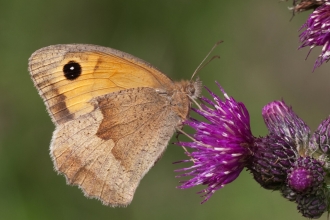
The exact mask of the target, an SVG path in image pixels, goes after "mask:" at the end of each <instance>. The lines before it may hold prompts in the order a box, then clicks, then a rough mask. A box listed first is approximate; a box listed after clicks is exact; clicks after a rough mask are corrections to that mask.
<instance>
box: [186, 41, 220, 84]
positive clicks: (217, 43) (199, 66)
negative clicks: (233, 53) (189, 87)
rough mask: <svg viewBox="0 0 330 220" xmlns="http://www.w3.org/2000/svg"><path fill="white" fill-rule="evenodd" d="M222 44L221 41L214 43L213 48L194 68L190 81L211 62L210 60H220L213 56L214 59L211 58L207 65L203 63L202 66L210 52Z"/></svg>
mask: <svg viewBox="0 0 330 220" xmlns="http://www.w3.org/2000/svg"><path fill="white" fill-rule="evenodd" d="M222 42H223V40H220V41H218V42H216V43H215V44H214V46H213V47H212V49H211V50H210V52H208V54H207V55H206V57H205V58H204V59H203V60H202V62H201V63H200V64H199V65H198V67H197V68H196V70H195V71H194V73H193V74H192V76H191V79H190V80H192V79H193V78H194V76H195V75H196V73H197V72H198V71H199V70H200V69H202V68H203V67H204V66H206V65H207V64H208V63H209V62H211V61H212V60H214V59H215V58H220V56H214V57H212V58H211V60H209V61H208V62H207V63H205V64H204V65H203V63H204V62H205V60H206V59H207V58H208V57H209V56H210V54H211V53H212V51H213V50H214V49H215V48H216V47H217V46H218V45H219V44H221V43H222Z"/></svg>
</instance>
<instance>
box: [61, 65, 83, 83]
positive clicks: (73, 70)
mask: <svg viewBox="0 0 330 220" xmlns="http://www.w3.org/2000/svg"><path fill="white" fill-rule="evenodd" d="M63 73H64V76H65V78H67V79H68V80H74V79H77V78H78V77H79V76H80V75H81V66H80V65H79V63H77V62H75V61H69V62H68V63H67V64H65V65H64V67H63Z"/></svg>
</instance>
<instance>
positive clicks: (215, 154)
mask: <svg viewBox="0 0 330 220" xmlns="http://www.w3.org/2000/svg"><path fill="white" fill-rule="evenodd" d="M218 86H219V88H220V90H221V91H222V93H223V94H224V97H225V99H224V100H221V99H220V98H219V97H218V96H217V95H215V94H214V93H213V92H211V91H210V90H208V91H209V93H210V94H211V96H212V98H213V101H212V100H209V99H207V98H205V97H203V98H202V100H203V101H204V102H206V103H207V104H208V105H209V106H207V105H204V104H203V105H202V106H201V109H193V110H194V111H195V112H197V113H198V114H199V115H201V116H203V117H204V118H205V119H206V120H207V122H202V121H197V120H195V119H190V120H188V121H186V122H185V124H186V125H189V126H190V127H192V128H193V129H195V130H196V133H195V134H194V136H193V139H194V141H193V142H179V143H178V145H180V146H184V147H188V148H191V149H192V150H193V152H191V153H187V155H188V156H189V157H190V159H189V160H184V161H180V162H193V165H192V166H191V167H188V168H182V169H179V170H176V171H184V172H185V173H183V174H181V175H179V176H177V177H185V176H191V179H189V180H187V181H182V182H181V183H182V185H181V186H179V188H181V189H186V188H190V187H193V186H197V185H207V188H206V189H204V190H203V191H201V192H199V193H204V195H203V196H204V197H205V199H204V200H203V202H205V201H207V200H208V199H209V198H210V197H211V196H212V195H213V193H214V192H215V191H216V190H218V189H220V188H223V187H224V186H225V185H226V184H228V183H230V182H232V181H233V180H235V179H236V178H237V177H238V175H239V174H240V172H241V171H242V170H243V168H244V166H245V165H246V163H247V161H248V158H249V157H250V156H251V150H250V148H251V147H252V145H253V140H254V137H253V136H252V133H251V130H250V117H249V113H248V111H247V109H246V108H245V106H244V104H243V103H241V102H237V101H236V100H235V99H233V98H231V97H228V95H227V94H226V93H225V91H224V90H223V89H222V88H221V86H220V85H218ZM203 202H202V203H203Z"/></svg>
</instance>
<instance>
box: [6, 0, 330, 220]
mask: <svg viewBox="0 0 330 220" xmlns="http://www.w3.org/2000/svg"><path fill="white" fill-rule="evenodd" d="M291 4H292V2H291V1H289V2H279V1H277V0H272V1H262V0H250V1H224V0H218V1H188V0H169V1H152V0H142V1H119V0H117V1H112V0H107V1H98V0H95V1H90V0H84V1H73V0H66V1H63V0H57V1H45V0H29V1H22V0H10V1H5V0H0V67H1V69H0V76H1V80H0V219H159V220H161V219H190V220H195V219H196V220H197V219H241V220H244V219H255V220H257V219H269V220H271V219H290V220H292V219H303V218H302V217H301V215H300V214H299V213H298V212H297V210H296V205H295V204H293V203H290V202H288V201H286V200H285V199H283V198H282V197H281V196H280V195H279V193H278V192H271V191H266V190H264V189H262V188H261V187H260V186H259V185H257V184H256V182H255V181H254V180H253V179H252V176H250V174H249V173H248V172H246V171H244V172H243V173H242V174H241V176H240V177H239V178H238V179H237V180H236V181H235V182H233V183H232V184H229V185H228V186H226V187H225V188H223V189H221V190H219V191H217V192H216V193H215V195H214V196H213V197H212V198H211V199H210V200H209V201H208V202H206V203H205V204H203V205H200V202H201V201H202V199H201V198H200V197H199V196H198V195H196V194H195V193H196V192H197V191H199V190H201V189H202V187H200V188H199V187H196V188H192V189H188V190H179V189H176V186H178V181H179V180H178V179H176V178H175V177H174V176H175V175H176V174H175V173H174V172H173V170H174V169H177V168H179V167H180V165H173V164H172V162H174V161H178V160H182V159H184V158H185V156H184V153H183V150H182V149H181V148H180V147H178V146H175V145H172V144H170V145H169V146H168V149H167V151H166V153H165V154H164V156H163V158H162V159H161V160H160V161H159V162H158V163H157V164H156V166H155V167H154V168H153V169H151V170H150V172H149V173H148V174H147V175H146V176H145V178H144V179H143V180H142V181H141V184H140V186H139V187H138V189H137V192H136V195H135V197H134V199H133V202H132V204H131V205H129V206H128V207H127V208H109V207H105V206H103V205H102V204H101V203H100V202H99V201H97V200H95V199H87V198H85V197H84V196H83V193H82V192H81V191H80V190H79V189H78V188H77V187H72V186H67V185H66V184H65V178H64V177H63V176H59V175H57V174H56V172H54V170H53V164H52V161H51V159H50V157H49V149H48V147H49V142H50V139H51V136H52V131H53V129H54V126H53V124H52V123H51V120H50V118H49V116H48V114H47V112H46V110H45V106H44V104H43V102H42V100H41V99H40V97H39V95H38V94H37V91H36V89H35V88H34V87H33V83H32V81H31V80H30V77H29V74H28V71H27V62H28V58H29V56H30V55H31V54H32V53H33V52H34V51H35V50H37V49H39V48H41V47H44V46H48V45H52V44H63V43H89V44H98V45H102V46H108V47H112V48H116V49H118V50H122V51H125V52H128V53H130V54H133V55H135V56H137V57H140V58H142V59H144V60H146V61H148V62H150V63H152V64H153V65H154V66H156V67H158V68H159V69H161V70H162V71H163V72H164V73H166V74H168V75H169V76H170V77H171V78H173V79H176V80H179V79H188V78H190V76H191V74H192V73H193V72H194V70H195V68H196V67H197V66H198V65H199V64H200V62H201V61H202V59H203V58H204V57H205V55H206V54H207V53H208V52H209V50H210V48H211V47H212V46H213V45H214V43H215V42H217V41H218V40H224V41H225V42H224V43H223V44H221V45H220V46H218V47H217V48H216V50H215V51H214V52H213V53H212V55H220V56H221V59H219V60H215V61H213V62H211V63H210V64H209V65H207V66H206V67H205V68H204V69H202V70H201V71H200V72H199V76H200V78H201V79H202V81H203V82H204V84H205V85H207V86H208V87H209V88H211V89H212V90H213V91H215V92H217V93H218V94H219V95H220V91H219V90H218V89H217V88H216V86H215V83H214V81H218V82H219V83H220V84H221V85H222V86H223V87H224V89H225V90H226V92H227V93H228V94H229V95H230V96H233V97H235V99H236V100H238V101H242V102H244V103H245V105H246V106H247V108H248V110H249V112H250V116H251V126H252V131H253V133H254V135H255V136H259V135H265V134H266V133H267V130H266V127H265V125H264V123H263V119H262V117H261V109H262V107H263V106H264V105H265V104H267V103H268V102H270V101H273V100H276V99H282V98H284V99H285V101H286V103H287V104H289V105H292V106H293V109H294V110H295V111H296V113H297V114H298V115H299V116H300V117H302V118H303V119H304V120H305V121H306V123H307V124H308V125H310V127H311V129H312V130H315V129H316V127H317V126H318V124H319V123H320V122H321V120H322V119H324V118H326V117H327V116H328V115H329V113H330V99H329V92H330V86H329V82H330V73H329V72H328V71H327V70H328V69H327V68H329V64H325V65H323V66H322V67H321V68H318V69H317V70H316V71H315V72H314V73H312V69H313V65H314V61H315V59H316V57H317V55H318V53H319V52H320V48H318V49H315V51H313V52H312V53H311V55H310V57H309V58H308V60H307V61H305V57H306V55H307V52H308V49H304V50H299V51H298V50H297V48H298V46H299V43H298V37H297V36H298V29H299V28H300V26H301V25H302V24H303V23H304V22H305V20H306V18H307V16H308V15H309V13H310V12H305V13H302V14H299V15H298V16H296V17H294V19H293V20H292V21H291V22H290V18H291V12H289V10H288V9H287V7H288V6H290V5H291ZM205 94H206V93H205V91H204V95H205ZM321 219H326V215H324V216H323V217H322V218H321Z"/></svg>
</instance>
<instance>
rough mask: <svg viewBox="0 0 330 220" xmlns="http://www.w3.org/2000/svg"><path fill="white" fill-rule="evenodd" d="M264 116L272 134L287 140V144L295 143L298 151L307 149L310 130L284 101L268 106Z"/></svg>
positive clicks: (263, 111) (263, 113) (264, 110)
mask: <svg viewBox="0 0 330 220" xmlns="http://www.w3.org/2000/svg"><path fill="white" fill-rule="evenodd" d="M262 116H263V118H264V121H265V124H266V126H267V128H268V130H269V133H270V134H275V135H277V136H278V137H280V138H284V139H287V140H286V141H287V142H294V143H295V144H296V148H297V151H299V150H300V149H301V148H306V146H307V145H308V140H309V139H308V138H309V134H310V129H309V127H308V126H307V125H306V124H305V122H304V121H303V120H302V119H300V118H299V117H298V116H297V115H296V114H295V113H294V111H293V110H292V108H291V107H288V106H287V105H286V104H285V102H284V101H274V102H271V103H269V104H268V105H266V106H265V107H264V108H263V109H262ZM299 148H300V149H299Z"/></svg>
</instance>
